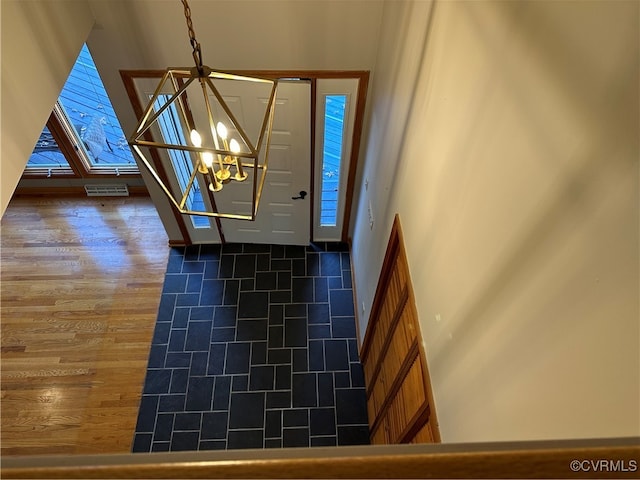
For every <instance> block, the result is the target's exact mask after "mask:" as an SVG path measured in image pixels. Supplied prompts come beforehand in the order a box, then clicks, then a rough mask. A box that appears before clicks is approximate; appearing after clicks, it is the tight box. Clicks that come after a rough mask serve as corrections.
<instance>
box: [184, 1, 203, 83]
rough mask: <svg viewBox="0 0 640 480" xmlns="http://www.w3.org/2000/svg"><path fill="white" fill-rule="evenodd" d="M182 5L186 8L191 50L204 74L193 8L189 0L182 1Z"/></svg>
mask: <svg viewBox="0 0 640 480" xmlns="http://www.w3.org/2000/svg"><path fill="white" fill-rule="evenodd" d="M182 5H183V7H184V18H185V19H186V20H187V29H188V30H189V43H191V48H193V52H192V55H193V60H194V61H195V62H196V67H197V69H198V71H200V72H202V51H201V49H200V44H199V43H198V41H197V40H196V32H195V30H194V29H193V22H192V21H191V7H189V4H188V3H187V0H182Z"/></svg>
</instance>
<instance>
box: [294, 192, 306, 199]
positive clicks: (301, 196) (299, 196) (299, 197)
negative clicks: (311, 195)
mask: <svg viewBox="0 0 640 480" xmlns="http://www.w3.org/2000/svg"><path fill="white" fill-rule="evenodd" d="M306 196H307V192H305V191H304V190H300V194H299V195H298V196H297V197H291V200H304V197H306Z"/></svg>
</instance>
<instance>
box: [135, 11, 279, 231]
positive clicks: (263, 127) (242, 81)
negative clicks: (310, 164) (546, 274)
mask: <svg viewBox="0 0 640 480" xmlns="http://www.w3.org/2000/svg"><path fill="white" fill-rule="evenodd" d="M182 4H183V6H184V15H185V18H186V21H187V27H188V30H189V40H190V43H191V46H192V48H193V52H192V55H193V59H194V61H195V67H193V68H187V67H184V68H168V69H167V70H166V72H165V73H164V75H163V76H162V79H161V80H160V83H159V84H158V86H157V88H156V89H155V92H154V93H153V94H152V95H151V96H150V99H149V103H148V104H147V107H146V108H145V109H144V111H143V113H142V115H141V117H140V122H139V123H138V126H137V127H136V129H135V131H134V133H133V134H132V135H131V137H130V139H129V145H131V147H132V149H133V151H134V152H135V153H136V155H137V156H138V158H139V159H140V160H141V162H142V163H143V164H144V165H145V167H146V168H147V169H148V170H149V172H150V174H151V176H152V178H153V179H154V180H155V182H157V183H158V185H159V186H160V188H161V189H162V190H163V191H164V193H165V194H166V195H167V196H168V198H169V200H170V201H171V203H172V204H173V205H174V206H175V208H177V209H178V211H179V212H180V213H183V214H188V215H205V216H209V217H221V218H232V219H240V220H255V218H256V214H257V211H258V205H259V203H260V197H261V195H262V189H263V186H264V182H265V176H266V173H267V164H268V161H269V148H270V144H271V131H272V128H273V115H274V111H275V103H276V102H275V99H276V92H277V86H278V82H277V80H275V79H267V78H258V77H252V76H242V75H235V74H232V73H226V72H220V71H214V70H212V69H211V68H209V67H207V66H206V65H203V63H202V52H201V48H200V44H199V43H198V42H197V41H196V38H195V32H194V30H193V24H192V21H191V10H190V8H189V5H188V4H187V0H182ZM238 92H240V93H238ZM242 92H244V94H245V95H247V92H251V93H248V95H250V98H252V99H254V101H255V102H254V106H255V105H258V107H259V108H260V114H259V116H258V117H259V118H253V117H254V116H252V117H250V118H241V117H242V116H243V113H244V112H243V109H242V105H240V103H239V102H238V99H239V98H241V97H240V95H242V94H243V93H242ZM225 97H226V99H225ZM229 99H231V101H229ZM262 109H264V111H262ZM241 120H242V121H241ZM243 125H244V126H243ZM160 139H162V141H160ZM232 183H235V184H237V186H234V187H233V188H226V187H227V185H229V184H232ZM241 185H242V186H241ZM229 190H232V191H229ZM214 193H215V194H216V195H215V196H214Z"/></svg>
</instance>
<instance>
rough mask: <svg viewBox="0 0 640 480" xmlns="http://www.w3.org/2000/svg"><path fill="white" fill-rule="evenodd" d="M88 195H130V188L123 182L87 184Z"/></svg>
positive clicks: (85, 187)
mask: <svg viewBox="0 0 640 480" xmlns="http://www.w3.org/2000/svg"><path fill="white" fill-rule="evenodd" d="M84 189H85V190H86V192H87V196H88V197H128V196H129V189H128V188H127V186H126V185H125V184H124V183H123V184H114V185H85V186H84Z"/></svg>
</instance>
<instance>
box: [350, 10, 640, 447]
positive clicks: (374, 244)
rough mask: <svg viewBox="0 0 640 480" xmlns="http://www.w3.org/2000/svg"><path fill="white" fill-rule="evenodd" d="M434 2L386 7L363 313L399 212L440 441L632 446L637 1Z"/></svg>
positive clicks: (638, 388)
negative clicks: (621, 439) (612, 441)
mask: <svg viewBox="0 0 640 480" xmlns="http://www.w3.org/2000/svg"><path fill="white" fill-rule="evenodd" d="M430 7H431V3H430V2H421V1H413V2H399V1H388V2H386V3H385V11H384V14H383V18H384V23H383V27H382V30H381V32H382V45H383V46H384V48H381V49H380V52H379V56H378V59H377V65H376V71H375V72H376V73H375V77H374V79H373V92H372V103H371V104H370V107H371V114H370V117H369V119H368V123H369V125H370V127H371V130H370V131H369V134H368V137H367V139H366V143H365V145H366V148H367V150H366V154H365V156H366V165H365V167H364V168H363V169H362V171H361V175H362V178H363V180H364V179H368V180H369V189H368V191H366V190H365V189H364V186H363V188H362V191H361V192H360V200H359V214H358V215H357V216H356V220H355V223H354V229H353V241H354V268H355V273H356V291H357V294H358V300H357V301H358V305H360V304H361V302H364V303H365V307H366V313H365V315H362V317H363V318H366V316H367V315H368V310H369V308H370V305H371V301H372V297H373V294H374V291H375V287H376V281H375V280H374V279H376V278H377V276H378V273H379V270H380V264H381V261H382V256H383V254H384V249H385V246H386V241H387V239H388V235H389V231H390V228H391V222H392V219H393V215H394V214H395V213H396V212H398V213H399V214H400V216H401V222H402V226H403V230H404V234H405V240H406V246H407V250H408V256H409V263H410V268H411V275H412V280H413V283H414V288H415V292H416V297H417V298H416V301H417V306H418V311H419V315H420V323H421V329H422V335H423V338H424V341H425V346H426V351H427V356H428V362H429V367H430V371H431V376H432V381H433V387H434V391H435V400H436V409H437V413H438V417H439V420H440V428H441V432H442V437H443V441H445V442H476V441H480V442H482V441H500V440H505V441H508V440H531V439H557V438H589V437H615V436H631V435H639V434H640V413H639V409H638V405H640V367H639V364H640V358H639V352H640V345H639V342H640V340H639V339H640V331H639V322H640V314H639V310H638V303H639V302H638V301H639V299H638V297H639V291H640V289H639V281H638V266H639V263H640V260H639V255H638V250H639V237H638V205H639V202H638V200H639V198H638V190H639V182H638V180H639V174H638V173H639V172H638V157H639V145H638V131H639V128H638V127H639V125H638V100H639V98H638V58H639V57H638V38H639V26H638V25H639V4H638V3H637V2H607V1H603V2H536V1H531V2H489V1H482V2H474V1H456V2H446V1H445V2H437V3H436V4H435V7H434V8H433V11H432V12H431V14H432V16H430ZM405 66H406V68H405ZM405 121H406V124H405ZM369 201H370V202H371V204H372V209H373V213H374V219H375V223H374V228H373V230H370V228H369V224H368V219H367V215H366V207H367V203H368V202H369ZM437 317H439V318H440V319H441V321H437V320H436V318H437ZM365 324H366V320H365V321H361V330H362V329H364V327H365Z"/></svg>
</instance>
